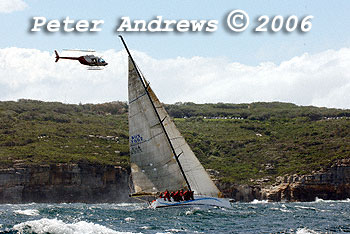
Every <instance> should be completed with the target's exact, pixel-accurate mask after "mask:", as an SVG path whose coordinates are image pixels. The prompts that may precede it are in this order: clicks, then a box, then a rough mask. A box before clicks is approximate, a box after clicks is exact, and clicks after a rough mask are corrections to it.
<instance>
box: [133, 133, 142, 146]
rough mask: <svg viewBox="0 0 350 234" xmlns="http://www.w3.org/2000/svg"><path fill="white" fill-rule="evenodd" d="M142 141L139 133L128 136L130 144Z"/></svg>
mask: <svg viewBox="0 0 350 234" xmlns="http://www.w3.org/2000/svg"><path fill="white" fill-rule="evenodd" d="M142 141H143V137H142V136H140V134H137V135H134V136H131V138H130V143H131V144H137V143H140V142H142Z"/></svg>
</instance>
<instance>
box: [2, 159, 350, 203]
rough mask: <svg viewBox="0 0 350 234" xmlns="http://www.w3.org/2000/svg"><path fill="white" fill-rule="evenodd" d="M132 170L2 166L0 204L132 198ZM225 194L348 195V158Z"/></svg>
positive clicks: (240, 197)
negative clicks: (269, 182)
mask: <svg viewBox="0 0 350 234" xmlns="http://www.w3.org/2000/svg"><path fill="white" fill-rule="evenodd" d="M129 184H130V172H129V171H127V170H126V169H124V168H121V167H114V166H107V165H99V164H86V163H80V164H53V165H39V166H28V165H21V164H15V166H14V167H12V168H8V169H0V203H28V202H38V203H39V202H47V203H52V202H57V203H59V202H85V203H102V202H134V201H135V200H134V199H130V198H129V196H128V194H129V190H130V189H129ZM217 185H218V187H219V189H220V190H221V191H222V192H223V194H224V195H225V197H228V198H233V199H235V200H236V201H244V202H249V201H252V200H254V199H258V200H269V201H314V200H315V199H316V197H318V198H322V199H325V200H342V199H346V198H350V159H343V160H339V161H337V162H336V163H335V164H334V165H333V166H332V167H330V168H329V169H328V170H325V171H322V172H316V173H313V174H310V175H302V176H299V175H292V176H285V177H280V178H278V180H277V182H276V183H275V184H274V185H269V186H267V185H264V183H261V184H258V185H254V186H251V185H235V184H230V183H220V182H218V181H217Z"/></svg>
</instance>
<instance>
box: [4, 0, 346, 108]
mask: <svg viewBox="0 0 350 234" xmlns="http://www.w3.org/2000/svg"><path fill="white" fill-rule="evenodd" d="M236 9H240V10H243V11H245V12H246V13H247V14H248V16H249V19H250V24H249V26H248V28H247V29H246V30H244V31H243V32H239V33H238V32H233V31H231V30H230V28H229V27H228V26H227V22H226V19H227V17H228V15H229V13H230V12H232V11H233V10H236ZM349 9H350V1H348V0H339V1H322V0H321V1H305V0H303V1H301V0H296V1H285V0H281V1H272V0H267V1H261V0H251V1H223V0H222V1H187V0H182V1H179V0H174V1H137V0H128V1H116V0H104V1H91V0H76V1H68V0H62V1H54V0H0V35H1V37H0V70H1V72H0V101H6V100H17V99H20V98H27V99H37V100H43V101H60V102H64V103H103V102H110V101H117V100H121V101H126V100H127V56H126V52H125V50H124V48H123V45H122V43H121V42H120V40H119V38H118V34H122V35H123V36H124V38H125V40H126V42H127V44H128V46H129V48H130V50H131V53H132V55H133V57H134V59H135V61H136V63H137V64H138V66H139V67H140V69H141V70H142V72H143V74H144V75H145V76H146V78H147V79H148V80H149V81H150V82H151V86H152V88H153V89H154V91H155V92H156V94H157V95H158V97H159V98H160V100H161V101H162V102H165V103H175V102H196V103H217V102H224V103H226V102H227V103H250V102H270V101H280V102H291V103H295V104H297V105H314V106H320V107H323V106H324V107H332V108H348V109H349V108H350V102H349V101H348V100H350V75H349V74H350V31H349V30H348V29H349V28H350V14H349V13H348V10H349ZM263 15H266V16H267V17H269V19H270V20H269V24H268V25H267V26H266V28H267V29H268V30H267V32H254V28H256V27H257V26H258V25H259V22H258V18H259V17H260V16H263ZM277 15H281V16H282V18H283V19H284V23H285V22H286V21H287V19H288V18H289V17H290V16H292V15H295V16H296V17H297V18H298V20H299V21H301V20H302V19H303V18H304V17H306V16H308V15H312V16H313V18H312V19H311V20H310V22H311V23H312V27H311V30H310V31H308V32H301V31H300V30H298V29H296V30H294V31H292V32H286V31H285V30H280V31H278V32H273V31H272V29H271V21H272V20H273V18H274V16H277ZM67 16H68V17H69V18H70V19H73V20H75V22H77V21H79V20H88V21H89V22H91V21H92V20H104V23H103V24H102V25H101V31H99V32H64V30H63V29H62V30H60V31H58V32H49V31H47V30H44V29H42V30H41V31H39V32H32V31H31V29H32V27H33V22H34V21H33V17H45V18H46V19H47V21H49V20H59V21H60V22H61V23H62V20H63V19H65V18H66V17H67ZM157 16H162V18H163V19H167V20H176V21H177V22H178V21H180V20H207V21H208V20H216V21H217V30H215V31H214V32H205V31H204V30H203V31H199V32H178V31H176V30H175V31H174V32H149V31H148V32H117V28H118V27H119V26H120V24H121V22H122V20H121V19H122V17H129V18H130V19H131V20H145V21H146V22H149V21H151V20H153V19H155V17H157ZM238 22H239V23H240V22H241V21H238ZM299 27H300V25H298V26H297V28H299ZM62 28H63V27H62ZM63 49H94V50H96V53H95V55H99V56H103V58H104V59H105V60H106V61H107V62H108V63H109V65H108V66H107V67H106V68H105V69H104V70H101V71H89V70H87V69H86V67H85V66H83V65H81V64H79V63H78V62H77V61H67V60H60V61H59V62H57V63H55V58H54V50H57V51H59V53H60V54H62V55H73V56H80V55H84V53H81V52H70V53H69V52H64V51H62V50H63Z"/></svg>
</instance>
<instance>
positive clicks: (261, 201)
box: [250, 199, 268, 204]
mask: <svg viewBox="0 0 350 234" xmlns="http://www.w3.org/2000/svg"><path fill="white" fill-rule="evenodd" d="M250 203H251V204H266V203H268V201H267V200H257V199H254V200H253V201H252V202H250Z"/></svg>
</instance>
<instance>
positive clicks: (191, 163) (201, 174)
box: [128, 58, 219, 197]
mask: <svg viewBox="0 0 350 234" xmlns="http://www.w3.org/2000/svg"><path fill="white" fill-rule="evenodd" d="M136 69H137V68H135V66H134V63H133V62H132V60H131V59H130V58H129V76H128V77H129V79H128V80H129V81H128V87H129V136H130V156H131V173H132V178H133V183H134V188H135V192H136V193H139V194H142V193H154V192H162V191H164V190H166V189H168V190H170V191H175V190H179V189H182V188H188V186H187V182H188V183H189V185H190V187H191V190H193V191H194V192H195V194H198V195H207V196H211V197H218V196H219V190H218V189H217V187H216V186H215V184H214V183H213V181H212V180H211V179H210V177H209V175H208V173H207V172H206V171H205V169H204V168H203V166H202V165H201V164H200V162H199V160H198V159H197V157H196V156H195V155H194V153H193V151H192V150H191V148H190V147H189V145H188V144H187V142H186V141H185V139H184V138H183V137H182V136H181V134H180V132H179V131H178V130H177V128H176V126H175V124H174V123H173V121H172V120H171V118H170V116H169V115H168V113H167V112H166V110H165V109H164V107H163V105H162V104H161V102H160V101H159V100H158V98H157V96H156V95H155V94H154V92H153V91H152V89H151V87H150V86H149V84H148V83H147V81H146V80H145V78H144V77H142V78H140V77H139V73H138V72H137V70H136ZM146 90H147V91H146ZM174 152H175V155H174ZM175 157H177V159H178V161H179V163H178V162H177V161H176V158H175ZM179 164H180V165H179ZM181 167H182V169H183V172H184V174H185V175H183V173H182V172H181ZM185 177H186V178H185ZM186 179H187V182H186Z"/></svg>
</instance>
